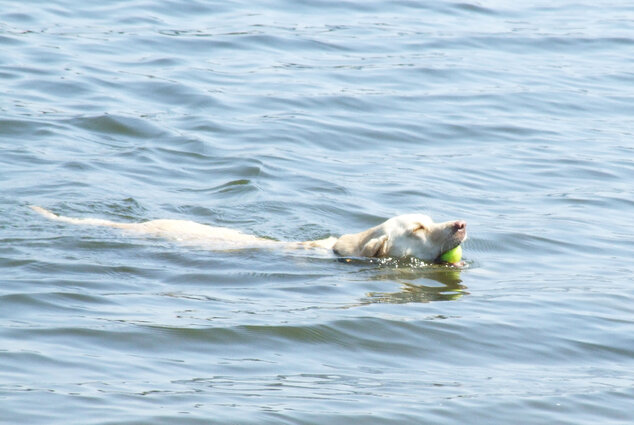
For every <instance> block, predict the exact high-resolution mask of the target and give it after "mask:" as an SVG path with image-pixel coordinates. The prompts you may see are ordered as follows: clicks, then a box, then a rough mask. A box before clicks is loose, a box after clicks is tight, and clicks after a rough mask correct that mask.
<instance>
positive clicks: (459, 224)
mask: <svg viewBox="0 0 634 425" xmlns="http://www.w3.org/2000/svg"><path fill="white" fill-rule="evenodd" d="M453 228H454V230H456V231H458V230H464V229H466V228H467V223H466V222H465V221H463V220H458V221H456V222H455V223H454V224H453Z"/></svg>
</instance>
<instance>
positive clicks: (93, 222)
mask: <svg viewBox="0 0 634 425" xmlns="http://www.w3.org/2000/svg"><path fill="white" fill-rule="evenodd" d="M31 209H32V210H33V211H35V212H37V213H39V214H41V215H42V216H44V217H46V218H48V219H49V220H55V221H61V222H64V223H71V224H79V225H88V226H107V227H116V228H118V229H128V228H130V227H131V225H132V223H117V222H114V221H110V220H102V219H100V218H73V217H65V216H63V215H57V214H55V213H52V212H50V211H49V210H47V209H44V208H42V207H38V206H37V205H31Z"/></svg>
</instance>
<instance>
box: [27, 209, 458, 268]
mask: <svg viewBox="0 0 634 425" xmlns="http://www.w3.org/2000/svg"><path fill="white" fill-rule="evenodd" d="M31 208H33V210H35V211H37V212H38V213H40V214H42V215H43V216H44V217H47V218H49V219H52V220H57V221H62V222H65V223H72V224H80V225H93V226H107V227H114V228H117V229H124V230H128V231H133V232H138V233H143V234H149V235H155V236H161V237H166V238H170V239H175V240H178V241H181V242H188V243H195V244H202V245H209V244H212V245H213V246H219V247H224V248H226V249H231V248H241V247H242V248H249V247H268V246H284V247H289V248H322V249H327V250H330V251H332V252H334V253H335V254H337V255H339V256H342V257H391V258H402V257H416V258H419V259H421V260H424V261H430V262H431V261H436V260H438V257H440V255H441V254H442V253H444V252H446V251H448V250H450V249H453V248H455V247H456V246H458V245H460V244H461V243H462V242H463V241H464V240H465V239H466V238H467V224H466V223H465V222H464V221H462V220H458V221H447V222H444V223H434V222H433V221H432V219H431V218H430V217H428V216H426V215H423V214H406V215H399V216H396V217H393V218H390V219H389V220H387V221H385V222H383V223H382V224H379V225H378V226H375V227H372V228H371V229H368V230H365V231H363V232H360V233H353V234H346V235H343V236H341V237H339V238H335V237H330V238H326V239H321V240H316V241H306V242H278V241H273V240H269V239H264V238H259V237H257V236H252V235H246V234H244V233H242V232H239V231H237V230H232V229H227V228H224V227H213V226H208V225H205V224H199V223H195V222H193V221H186V220H152V221H146V222H143V223H117V222H114V221H109V220H102V219H96V218H72V217H64V216H59V215H57V214H54V213H52V212H50V211H48V210H45V209H44V208H41V207H36V206H32V207H31Z"/></svg>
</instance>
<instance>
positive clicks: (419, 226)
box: [412, 223, 425, 233]
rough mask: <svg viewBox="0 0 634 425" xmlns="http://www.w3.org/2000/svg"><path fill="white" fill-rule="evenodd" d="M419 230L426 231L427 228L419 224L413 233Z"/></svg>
mask: <svg viewBox="0 0 634 425" xmlns="http://www.w3.org/2000/svg"><path fill="white" fill-rule="evenodd" d="M419 230H423V231H424V230H425V226H423V225H422V224H420V223H418V224H417V225H416V226H415V227H414V230H413V231H412V232H413V233H416V232H418V231H419Z"/></svg>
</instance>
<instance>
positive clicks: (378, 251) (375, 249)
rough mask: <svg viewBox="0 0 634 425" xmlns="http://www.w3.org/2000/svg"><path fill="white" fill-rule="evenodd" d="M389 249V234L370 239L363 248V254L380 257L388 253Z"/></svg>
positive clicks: (364, 255)
mask: <svg viewBox="0 0 634 425" xmlns="http://www.w3.org/2000/svg"><path fill="white" fill-rule="evenodd" d="M386 251H387V235H383V236H381V237H378V238H374V239H370V240H369V241H367V242H366V243H365V245H363V248H361V255H362V256H363V257H380V256H383V255H385V254H386Z"/></svg>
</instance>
